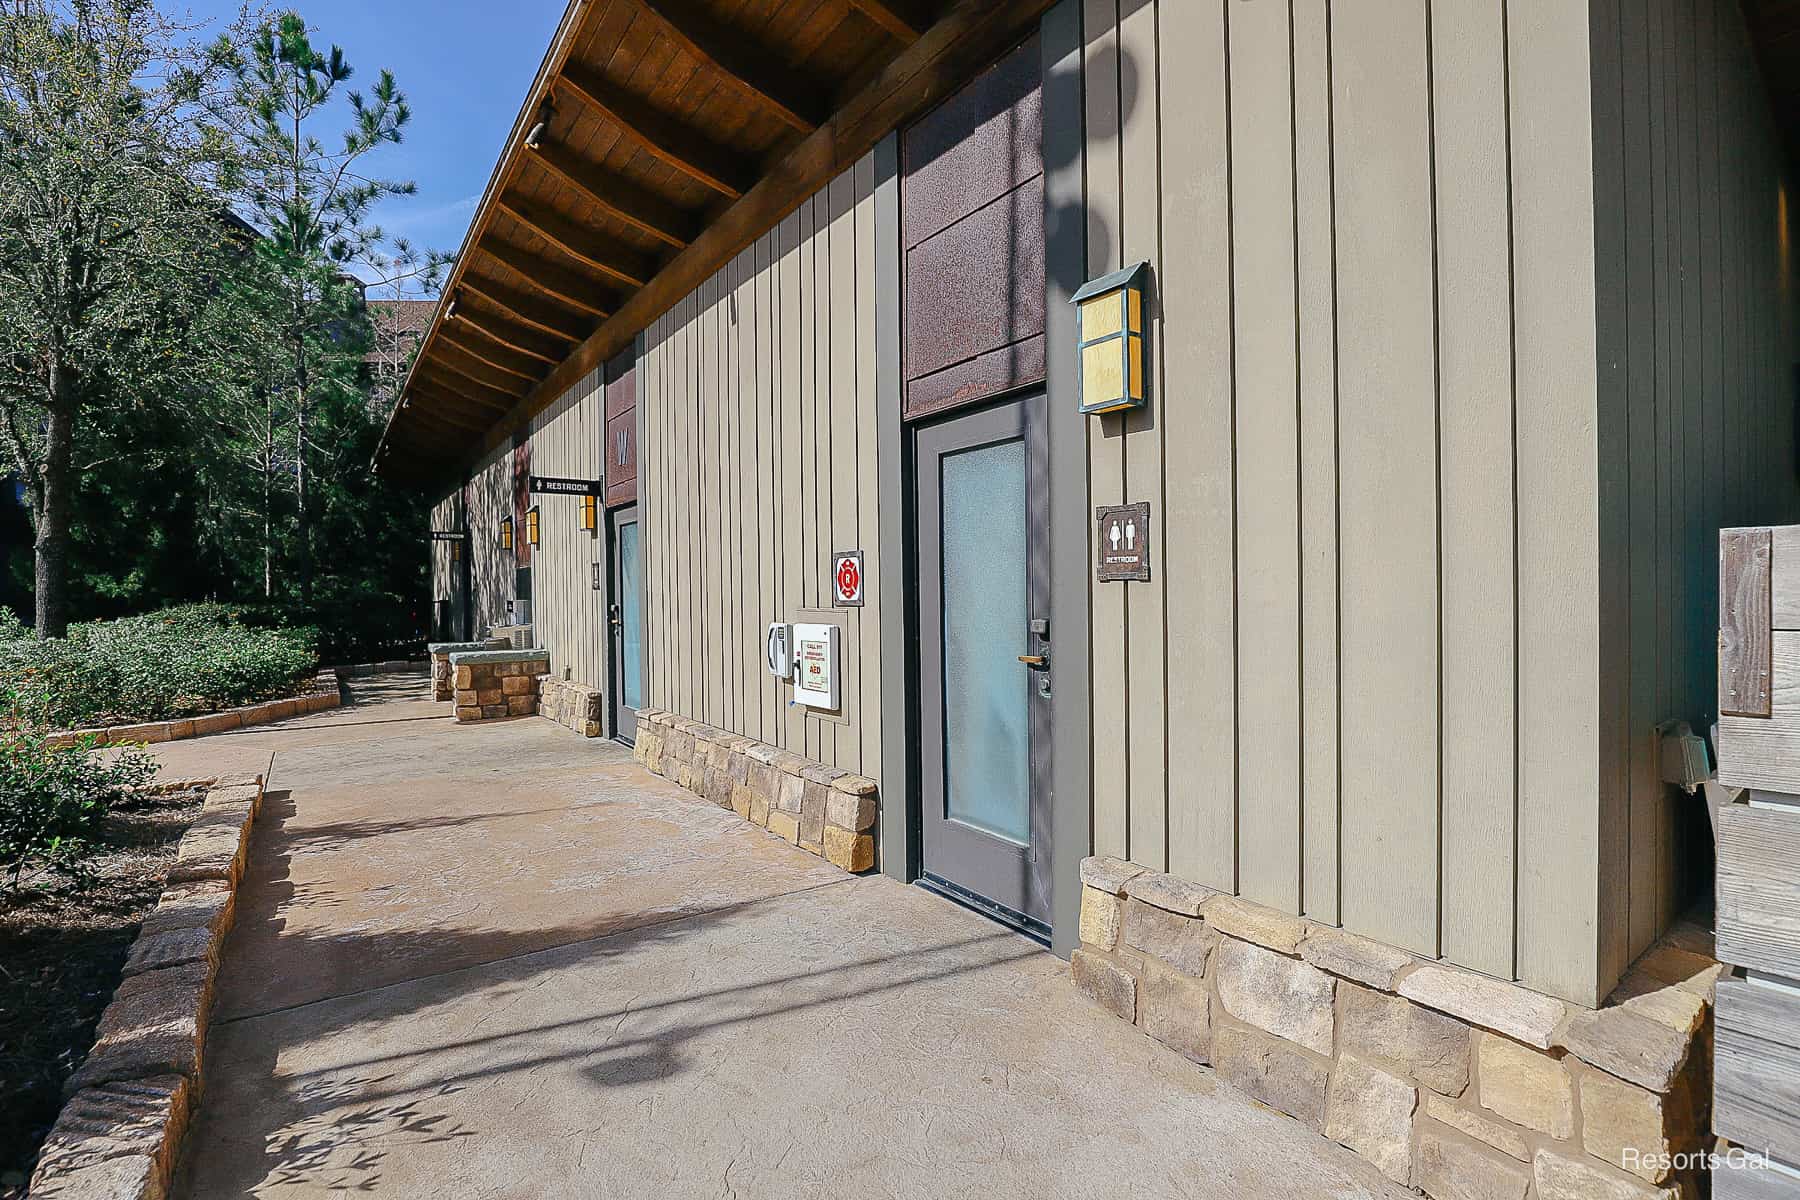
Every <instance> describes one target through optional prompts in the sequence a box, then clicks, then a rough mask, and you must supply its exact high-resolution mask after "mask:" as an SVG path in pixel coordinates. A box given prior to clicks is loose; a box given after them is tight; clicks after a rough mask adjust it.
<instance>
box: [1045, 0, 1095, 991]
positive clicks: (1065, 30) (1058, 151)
mask: <svg viewBox="0 0 1800 1200" xmlns="http://www.w3.org/2000/svg"><path fill="white" fill-rule="evenodd" d="M1081 38H1082V33H1081V7H1080V2H1079V0H1060V2H1059V3H1058V4H1057V5H1056V6H1055V7H1054V8H1052V9H1051V10H1050V11H1049V12H1048V13H1046V14H1045V15H1044V21H1043V28H1042V42H1041V45H1042V50H1043V55H1044V74H1043V80H1044V82H1043V87H1044V268H1045V275H1046V277H1047V286H1048V291H1047V294H1046V295H1045V333H1046V341H1047V343H1048V347H1049V350H1048V354H1047V355H1046V362H1045V367H1046V373H1047V382H1046V384H1045V390H1046V392H1047V393H1048V395H1047V401H1048V405H1049V413H1050V419H1049V423H1050V611H1051V614H1052V616H1051V621H1052V624H1051V628H1050V645H1051V651H1050V653H1051V656H1052V658H1051V661H1052V664H1053V669H1054V672H1055V673H1054V676H1053V680H1054V687H1055V703H1054V705H1053V711H1052V715H1051V730H1052V737H1051V744H1052V758H1051V764H1050V777H1051V780H1052V783H1051V789H1052V798H1051V808H1050V812H1051V829H1050V855H1051V863H1050V870H1051V880H1052V884H1053V886H1052V889H1051V895H1050V905H1051V908H1050V914H1051V933H1050V948H1051V949H1052V950H1053V951H1055V952H1056V953H1057V954H1059V955H1062V956H1064V957H1067V956H1068V954H1069V952H1070V951H1071V950H1073V949H1074V948H1075V947H1076V946H1077V945H1079V944H1080V938H1079V935H1078V933H1077V926H1078V925H1079V923H1080V919H1081V880H1080V876H1079V870H1080V866H1081V860H1082V859H1083V858H1086V857H1087V855H1088V851H1089V848H1090V847H1091V846H1092V845H1093V841H1092V838H1093V805H1092V795H1093V785H1092V777H1091V774H1090V762H1089V760H1090V757H1091V755H1090V750H1089V737H1090V732H1091V711H1092V703H1091V701H1090V699H1089V687H1090V682H1089V667H1088V662H1089V659H1088V641H1089V636H1088V620H1089V612H1088V508H1087V503H1088V450H1087V437H1088V427H1087V422H1088V418H1087V417H1084V416H1082V415H1081V413H1080V412H1079V411H1078V409H1077V403H1078V391H1077V379H1076V375H1075V371H1076V361H1075V352H1074V346H1075V334H1076V330H1075V308H1074V306H1073V305H1072V304H1070V303H1069V297H1070V296H1072V295H1073V294H1074V292H1075V290H1076V289H1077V288H1079V287H1080V286H1081V284H1082V282H1083V276H1084V275H1085V274H1086V273H1087V217H1086V212H1087V200H1086V191H1085V185H1084V182H1083V177H1084V174H1085V154H1086V150H1085V148H1084V147H1085V141H1086V139H1085V136H1084V113H1085V105H1084V103H1083V99H1082V76H1081V44H1082V43H1081Z"/></svg>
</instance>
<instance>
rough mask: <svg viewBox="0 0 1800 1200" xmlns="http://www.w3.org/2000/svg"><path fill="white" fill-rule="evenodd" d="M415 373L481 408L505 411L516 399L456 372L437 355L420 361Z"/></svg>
mask: <svg viewBox="0 0 1800 1200" xmlns="http://www.w3.org/2000/svg"><path fill="white" fill-rule="evenodd" d="M415 374H416V375H417V376H418V377H419V378H420V379H423V380H425V381H426V382H429V383H435V384H436V385H437V386H438V387H440V388H442V389H443V390H444V391H446V392H449V393H450V394H451V395H453V396H459V397H461V398H462V399H464V400H467V401H468V402H469V403H470V404H474V405H478V406H479V407H481V408H486V409H494V410H498V411H500V412H505V411H506V409H507V406H508V405H509V404H510V403H511V402H512V400H513V399H514V397H513V395H512V393H510V392H504V391H501V390H500V389H499V388H492V387H489V386H487V385H486V384H485V383H477V382H476V381H475V380H473V379H469V378H466V377H465V376H462V375H458V374H456V373H455V372H453V371H451V370H450V369H449V368H448V367H445V366H443V365H442V364H440V363H439V362H438V361H437V358H436V357H435V356H433V357H432V358H431V359H429V360H427V361H423V362H421V363H419V369H418V371H417V372H415Z"/></svg>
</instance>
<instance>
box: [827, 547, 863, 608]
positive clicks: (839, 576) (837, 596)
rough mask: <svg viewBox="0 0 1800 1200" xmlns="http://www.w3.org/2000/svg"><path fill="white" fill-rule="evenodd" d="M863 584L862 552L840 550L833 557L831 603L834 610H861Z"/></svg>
mask: <svg viewBox="0 0 1800 1200" xmlns="http://www.w3.org/2000/svg"><path fill="white" fill-rule="evenodd" d="M863 582H864V580H863V556H862V551H861V550H840V551H839V552H838V553H836V554H834V555H832V556H831V603H832V606H833V607H834V608H861V607H862V605H863Z"/></svg>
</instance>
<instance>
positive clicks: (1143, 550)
mask: <svg viewBox="0 0 1800 1200" xmlns="http://www.w3.org/2000/svg"><path fill="white" fill-rule="evenodd" d="M1094 514H1095V516H1096V517H1098V518H1099V521H1100V539H1099V562H1098V563H1097V568H1098V569H1097V571H1096V572H1095V577H1096V578H1097V579H1098V580H1099V581H1100V582H1101V583H1121V582H1135V583H1148V582H1149V581H1150V506H1149V505H1148V504H1114V505H1107V506H1105V507H1102V508H1097V509H1095V510H1094Z"/></svg>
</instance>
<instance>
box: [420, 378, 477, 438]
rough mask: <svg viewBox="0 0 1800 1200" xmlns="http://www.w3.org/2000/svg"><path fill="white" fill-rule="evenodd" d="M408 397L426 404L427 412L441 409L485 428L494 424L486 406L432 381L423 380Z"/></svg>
mask: <svg viewBox="0 0 1800 1200" xmlns="http://www.w3.org/2000/svg"><path fill="white" fill-rule="evenodd" d="M407 397H408V398H409V399H411V400H413V401H414V402H415V403H422V404H424V405H425V406H426V410H428V409H430V408H441V409H443V410H444V411H446V412H450V413H455V414H456V415H457V416H459V417H461V418H462V419H464V420H469V421H480V422H482V423H483V427H484V428H485V427H486V426H488V425H491V424H493V421H494V418H493V417H492V415H490V413H489V411H488V406H487V405H486V404H483V403H481V402H480V401H478V400H470V399H469V398H468V397H466V396H461V395H458V394H457V393H456V392H455V391H453V390H451V389H450V388H448V387H445V386H444V385H442V384H440V383H437V382H436V381H434V380H431V379H424V378H421V379H420V380H419V381H418V386H417V387H414V388H409V389H408V390H407ZM426 410H421V411H426Z"/></svg>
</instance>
